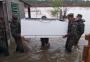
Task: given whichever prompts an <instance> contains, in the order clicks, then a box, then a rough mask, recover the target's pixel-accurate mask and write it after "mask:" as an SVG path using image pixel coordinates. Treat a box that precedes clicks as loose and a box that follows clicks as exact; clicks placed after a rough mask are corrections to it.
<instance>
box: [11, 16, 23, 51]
mask: <svg viewBox="0 0 90 62" xmlns="http://www.w3.org/2000/svg"><path fill="white" fill-rule="evenodd" d="M10 27H11V34H12V36H13V38H14V39H15V43H16V51H19V52H24V50H23V46H22V40H21V25H20V23H19V21H18V18H17V17H16V16H13V17H12V22H11V24H10Z"/></svg>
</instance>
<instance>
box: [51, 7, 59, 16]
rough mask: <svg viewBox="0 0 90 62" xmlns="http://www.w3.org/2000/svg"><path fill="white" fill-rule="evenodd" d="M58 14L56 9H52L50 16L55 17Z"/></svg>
mask: <svg viewBox="0 0 90 62" xmlns="http://www.w3.org/2000/svg"><path fill="white" fill-rule="evenodd" d="M58 12H59V10H58V8H54V9H53V10H51V15H52V16H57V15H58Z"/></svg>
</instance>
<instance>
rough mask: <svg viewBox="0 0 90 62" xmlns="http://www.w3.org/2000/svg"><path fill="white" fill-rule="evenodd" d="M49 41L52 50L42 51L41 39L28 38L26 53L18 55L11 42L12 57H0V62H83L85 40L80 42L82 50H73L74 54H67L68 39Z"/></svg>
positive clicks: (25, 43)
mask: <svg viewBox="0 0 90 62" xmlns="http://www.w3.org/2000/svg"><path fill="white" fill-rule="evenodd" d="M23 40H24V39H23ZM49 41H50V45H51V46H50V48H49V49H44V50H41V49H40V46H41V44H40V38H27V39H26V40H25V41H24V42H23V44H24V46H25V53H19V52H17V53H16V52H15V46H14V42H11V44H12V45H11V46H10V56H8V57H4V56H0V62H81V58H82V50H83V45H84V44H85V43H86V41H85V40H84V39H81V40H80V42H79V46H80V48H79V49H73V52H72V53H66V52H65V48H64V45H65V41H66V39H63V38H61V37H60V38H59V37H58V38H50V40H49ZM86 44H87V43H86ZM12 46H13V47H12Z"/></svg>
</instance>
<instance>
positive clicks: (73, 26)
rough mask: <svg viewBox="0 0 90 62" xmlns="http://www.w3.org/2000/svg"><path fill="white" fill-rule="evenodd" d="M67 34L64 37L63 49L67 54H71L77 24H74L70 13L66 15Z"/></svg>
mask: <svg viewBox="0 0 90 62" xmlns="http://www.w3.org/2000/svg"><path fill="white" fill-rule="evenodd" d="M68 20H69V23H68V32H67V35H65V36H64V37H67V41H66V45H65V49H66V51H67V52H72V47H73V45H74V42H75V41H74V40H75V39H76V38H77V32H76V31H77V23H76V22H75V19H74V15H73V14H72V13H71V14H69V15H68Z"/></svg>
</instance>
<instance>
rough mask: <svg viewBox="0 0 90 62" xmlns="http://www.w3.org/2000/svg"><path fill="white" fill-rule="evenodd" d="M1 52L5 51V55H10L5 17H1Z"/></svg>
mask: <svg viewBox="0 0 90 62" xmlns="http://www.w3.org/2000/svg"><path fill="white" fill-rule="evenodd" d="M0 53H4V55H5V56H8V55H9V51H8V41H7V35H6V27H5V22H4V19H3V17H0Z"/></svg>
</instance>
